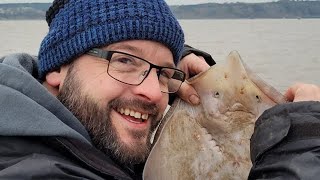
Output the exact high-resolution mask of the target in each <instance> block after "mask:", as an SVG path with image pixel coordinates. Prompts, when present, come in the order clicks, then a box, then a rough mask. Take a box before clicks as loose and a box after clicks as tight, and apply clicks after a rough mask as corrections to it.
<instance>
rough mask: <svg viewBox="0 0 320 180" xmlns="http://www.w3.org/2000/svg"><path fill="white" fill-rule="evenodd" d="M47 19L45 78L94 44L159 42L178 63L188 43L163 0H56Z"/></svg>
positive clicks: (41, 57)
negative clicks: (137, 40)
mask: <svg viewBox="0 0 320 180" xmlns="http://www.w3.org/2000/svg"><path fill="white" fill-rule="evenodd" d="M47 22H48V25H49V32H48V34H47V35H46V37H45V38H44V39H43V41H42V43H41V46H40V50H39V55H38V58H39V74H40V77H41V78H43V77H44V76H45V74H46V73H48V72H50V71H52V70H55V69H58V68H59V67H60V66H61V65H63V64H67V63H70V62H71V61H72V60H74V59H75V58H77V57H78V56H80V55H82V54H83V53H85V52H87V51H88V50H90V49H92V48H94V47H102V46H107V45H109V44H112V43H116V42H120V41H124V40H134V39H141V40H152V41H157V42H160V43H162V44H164V45H165V46H167V47H168V48H169V49H170V50H171V52H172V54H173V58H174V62H175V63H176V64H177V63H178V61H179V59H180V57H181V54H182V49H183V44H184V34H183V31H182V29H181V26H180V25H179V23H178V21H177V19H176V18H175V17H174V15H173V14H172V12H171V11H170V8H169V6H168V5H167V4H166V2H165V1H163V0H55V1H54V2H53V5H52V6H51V7H50V8H49V10H48V11H47Z"/></svg>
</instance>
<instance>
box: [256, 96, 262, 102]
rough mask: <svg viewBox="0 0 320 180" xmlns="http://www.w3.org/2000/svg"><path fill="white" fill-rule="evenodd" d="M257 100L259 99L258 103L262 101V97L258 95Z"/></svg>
mask: <svg viewBox="0 0 320 180" xmlns="http://www.w3.org/2000/svg"><path fill="white" fill-rule="evenodd" d="M256 100H257V102H258V103H260V102H261V97H260V96H258V95H256Z"/></svg>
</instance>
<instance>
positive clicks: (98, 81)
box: [82, 73, 125, 106]
mask: <svg viewBox="0 0 320 180" xmlns="http://www.w3.org/2000/svg"><path fill="white" fill-rule="evenodd" d="M84 81H85V82H83V83H82V84H83V85H84V87H83V89H84V91H83V92H84V93H85V94H87V95H89V96H90V97H91V98H92V99H94V100H95V101H96V102H98V103H99V104H101V105H102V106H106V105H107V104H108V102H109V101H111V100H113V99H115V98H117V97H119V96H121V94H123V93H124V91H125V87H124V86H123V85H122V84H121V83H119V82H118V81H116V80H114V79H112V78H111V77H109V76H108V75H107V74H106V73H102V74H99V75H95V74H92V76H87V77H86V78H85V79H84Z"/></svg>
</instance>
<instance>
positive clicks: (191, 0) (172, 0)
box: [0, 0, 275, 5]
mask: <svg viewBox="0 0 320 180" xmlns="http://www.w3.org/2000/svg"><path fill="white" fill-rule="evenodd" d="M52 1H53V0H51V1H50V0H0V3H25V2H52ZM270 1H275V0H166V2H167V3H168V4H170V5H181V4H199V3H207V2H215V3H225V2H252V3H255V2H270Z"/></svg>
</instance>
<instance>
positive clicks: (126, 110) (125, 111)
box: [124, 108, 130, 116]
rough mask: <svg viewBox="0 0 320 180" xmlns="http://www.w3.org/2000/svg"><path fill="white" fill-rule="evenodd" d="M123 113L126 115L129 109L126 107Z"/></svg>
mask: <svg viewBox="0 0 320 180" xmlns="http://www.w3.org/2000/svg"><path fill="white" fill-rule="evenodd" d="M124 114H125V115H127V116H128V115H129V114H130V110H129V109H127V108H126V109H125V110H124Z"/></svg>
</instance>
